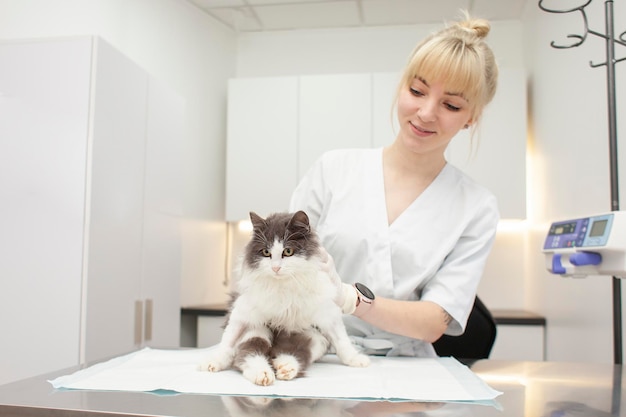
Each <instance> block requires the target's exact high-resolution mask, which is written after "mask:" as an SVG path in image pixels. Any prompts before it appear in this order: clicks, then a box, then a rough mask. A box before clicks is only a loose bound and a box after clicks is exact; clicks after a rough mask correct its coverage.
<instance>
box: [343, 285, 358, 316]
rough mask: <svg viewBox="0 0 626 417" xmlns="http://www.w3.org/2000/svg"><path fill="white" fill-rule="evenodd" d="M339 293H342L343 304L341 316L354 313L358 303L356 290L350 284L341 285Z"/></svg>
mask: <svg viewBox="0 0 626 417" xmlns="http://www.w3.org/2000/svg"><path fill="white" fill-rule="evenodd" d="M341 291H342V292H343V304H342V305H341V311H342V312H343V314H352V313H354V310H356V305H357V301H358V294H357V290H356V288H354V286H352V285H350V284H346V283H343V284H342V285H341Z"/></svg>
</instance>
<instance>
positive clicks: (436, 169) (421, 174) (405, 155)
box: [383, 141, 446, 182]
mask: <svg viewBox="0 0 626 417" xmlns="http://www.w3.org/2000/svg"><path fill="white" fill-rule="evenodd" d="M383 160H384V163H385V167H386V168H387V170H389V171H393V172H395V173H396V175H402V176H407V177H411V178H413V179H418V180H422V181H426V182H430V181H432V180H434V179H435V177H437V175H439V173H440V172H441V170H442V169H443V167H444V166H445V165H446V159H445V157H444V156H443V153H437V154H432V153H431V154H417V153H415V152H411V151H409V150H407V149H404V148H402V146H401V145H399V144H398V141H395V142H394V143H392V144H391V145H390V146H388V147H387V148H385V149H384V150H383Z"/></svg>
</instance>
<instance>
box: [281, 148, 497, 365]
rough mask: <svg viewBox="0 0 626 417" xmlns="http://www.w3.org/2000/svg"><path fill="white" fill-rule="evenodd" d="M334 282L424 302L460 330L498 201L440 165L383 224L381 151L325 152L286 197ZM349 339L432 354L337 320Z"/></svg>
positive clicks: (418, 344)
mask: <svg viewBox="0 0 626 417" xmlns="http://www.w3.org/2000/svg"><path fill="white" fill-rule="evenodd" d="M290 210H291V211H296V210H304V211H305V212H306V213H307V214H308V216H309V218H310V221H311V225H312V226H313V227H314V228H315V229H316V231H317V233H318V235H319V237H320V241H321V243H322V245H323V246H324V247H325V248H326V250H327V251H328V252H329V253H330V254H331V255H332V256H333V258H334V260H335V264H336V268H337V272H338V273H339V276H341V278H342V280H343V281H344V282H347V283H354V282H362V283H364V284H365V285H367V286H368V287H369V288H370V289H371V290H372V291H373V292H374V294H376V295H377V296H381V297H388V298H394V299H397V300H429V301H432V302H435V303H437V304H438V305H440V306H441V307H442V308H444V309H445V310H446V311H447V312H448V313H449V314H450V315H451V316H452V318H453V320H452V322H451V323H450V325H449V326H448V329H447V331H446V333H447V334H450V335H459V334H461V333H462V332H463V330H464V328H465V324H466V322H467V317H468V316H469V313H470V311H471V309H472V305H473V302H474V296H475V294H476V289H477V286H478V283H479V281H480V278H481V275H482V273H483V268H484V265H485V261H486V259H487V256H488V254H489V251H490V250H491V246H492V244H493V240H494V237H495V231H496V227H497V223H498V220H499V214H498V208H497V202H496V198H495V197H494V196H493V194H492V193H491V192H489V191H488V190H487V189H486V188H484V187H482V186H480V185H478V184H477V183H476V182H474V181H473V180H472V179H471V178H469V177H468V176H467V175H465V174H464V173H462V172H461V171H460V170H458V169H457V168H455V167H454V166H452V165H451V164H446V165H445V167H444V168H443V170H442V171H441V172H440V174H439V175H438V176H437V177H436V178H435V180H434V181H433V182H432V183H431V184H430V186H429V187H428V188H426V189H425V190H424V191H423V192H422V194H421V195H420V196H419V197H417V198H416V199H415V201H413V202H412V203H411V205H410V206H409V207H408V208H407V209H406V210H405V211H404V212H403V213H401V214H400V216H398V218H397V219H396V220H395V221H394V222H393V223H392V224H391V225H389V224H388V218H387V209H386V203H385V190H384V181H383V157H382V148H379V149H350V150H335V151H330V152H327V153H325V154H324V155H323V156H322V157H321V158H320V159H318V160H317V161H316V163H315V164H314V165H313V167H312V168H311V169H310V170H309V172H308V173H307V174H306V175H305V177H304V178H303V179H302V181H301V182H300V184H299V185H298V187H297V188H296V190H295V191H294V193H293V195H292V198H291V204H290ZM345 322H346V326H347V328H348V332H349V333H350V334H351V335H352V336H353V339H355V341H356V342H357V343H359V344H361V345H362V346H363V347H364V348H365V350H366V351H368V352H369V353H383V354H388V355H407V356H436V354H435V351H434V349H433V347H432V345H431V344H429V343H425V342H423V341H421V340H415V339H411V338H407V337H403V336H399V335H394V334H391V333H388V332H384V331H382V330H380V329H377V328H375V327H374V326H371V325H369V324H368V323H365V322H363V321H362V320H360V319H358V318H356V317H354V316H345Z"/></svg>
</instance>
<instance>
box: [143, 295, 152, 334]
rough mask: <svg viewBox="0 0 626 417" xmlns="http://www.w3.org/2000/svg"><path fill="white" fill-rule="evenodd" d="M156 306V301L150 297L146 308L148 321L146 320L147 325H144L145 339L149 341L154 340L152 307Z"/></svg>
mask: <svg viewBox="0 0 626 417" xmlns="http://www.w3.org/2000/svg"><path fill="white" fill-rule="evenodd" d="M153 306H154V302H153V301H152V299H151V298H148V299H147V300H146V310H145V316H146V322H145V327H144V340H145V341H146V342H149V341H151V340H152V309H153Z"/></svg>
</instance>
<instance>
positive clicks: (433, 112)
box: [417, 97, 437, 122]
mask: <svg viewBox="0 0 626 417" xmlns="http://www.w3.org/2000/svg"><path fill="white" fill-rule="evenodd" d="M417 116H418V117H419V118H420V120H422V121H423V122H434V121H435V120H436V119H437V102H436V100H433V99H432V98H430V97H429V98H427V99H425V100H423V101H422V103H421V106H420V107H419V109H417Z"/></svg>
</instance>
